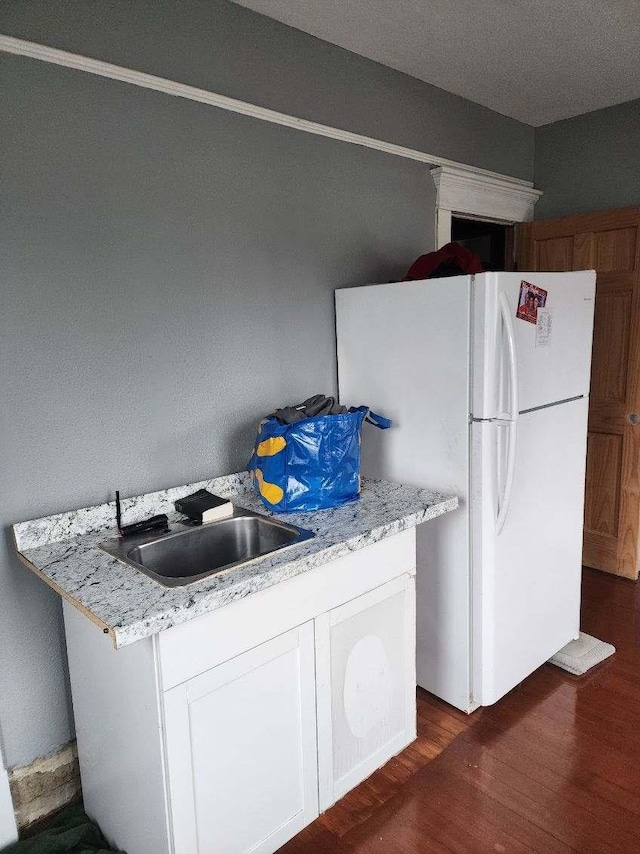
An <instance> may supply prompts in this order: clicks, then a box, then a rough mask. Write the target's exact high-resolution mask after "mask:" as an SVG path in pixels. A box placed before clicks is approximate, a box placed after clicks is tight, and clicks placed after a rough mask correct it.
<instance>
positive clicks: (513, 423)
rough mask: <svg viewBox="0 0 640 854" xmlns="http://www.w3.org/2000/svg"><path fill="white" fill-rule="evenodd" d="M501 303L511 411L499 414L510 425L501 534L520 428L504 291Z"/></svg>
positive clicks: (515, 366)
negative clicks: (505, 339)
mask: <svg viewBox="0 0 640 854" xmlns="http://www.w3.org/2000/svg"><path fill="white" fill-rule="evenodd" d="M499 303H500V315H501V317H502V322H503V324H504V329H505V333H506V338H507V357H508V367H509V399H510V411H509V412H508V413H500V414H499V416H498V417H499V419H500V420H501V421H502V423H503V424H504V423H505V422H506V423H507V425H508V426H507V430H508V437H509V438H508V441H509V445H508V448H507V471H506V473H505V479H504V489H503V491H502V497H501V498H500V501H499V502H498V515H497V518H496V534H500V532H501V531H502V529H503V528H504V523H505V522H506V519H507V513H508V512H509V504H510V502H511V492H512V489H513V477H514V474H515V468H516V436H517V430H518V362H517V359H516V337H515V331H514V329H513V321H512V319H511V308H510V306H509V301H508V300H507V297H506V295H505V293H504V292H503V291H501V292H500V295H499Z"/></svg>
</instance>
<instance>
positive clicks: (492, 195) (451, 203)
mask: <svg viewBox="0 0 640 854" xmlns="http://www.w3.org/2000/svg"><path fill="white" fill-rule="evenodd" d="M431 176H432V178H433V181H434V183H435V185H436V189H437V205H438V207H441V208H444V209H445V210H448V211H452V212H453V213H461V214H466V215H468V216H478V217H482V218H489V219H496V220H505V221H506V222H526V221H528V220H530V219H533V209H534V206H535V203H536V202H537V201H538V199H539V198H540V196H541V195H542V191H541V190H534V189H533V185H532V184H527V183H524V182H522V181H516V180H514V179H513V178H506V177H504V176H489V175H479V174H478V173H477V172H476V171H473V172H472V171H470V170H469V169H465V168H462V169H461V168H460V167H455V166H437V167H435V168H434V169H432V170H431Z"/></svg>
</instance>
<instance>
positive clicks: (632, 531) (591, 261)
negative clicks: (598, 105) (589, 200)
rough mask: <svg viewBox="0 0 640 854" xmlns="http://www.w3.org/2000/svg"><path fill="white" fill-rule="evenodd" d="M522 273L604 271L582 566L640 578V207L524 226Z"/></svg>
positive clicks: (595, 346) (597, 313)
mask: <svg viewBox="0 0 640 854" xmlns="http://www.w3.org/2000/svg"><path fill="white" fill-rule="evenodd" d="M518 256H519V269H520V270H523V271H524V270H533V271H543V270H547V271H566V270H586V269H594V270H595V271H596V272H597V281H596V304H595V320H594V336H593V361H592V366H591V394H590V402H589V435H588V442H587V478H586V494H585V516H584V545H583V563H584V564H585V565H586V566H591V567H594V568H596V569H601V570H604V571H605V572H611V573H614V574H615V575H623V576H626V577H627V578H634V579H635V578H637V577H638V563H639V554H640V550H639V545H640V544H639V536H640V423H639V422H640V208H637V207H633V208H620V209H618V210H611V211H603V212H601V213H593V214H581V215H577V216H568V217H562V218H559V219H551V220H545V221H540V222H529V223H523V224H522V226H521V227H520V233H519V252H518Z"/></svg>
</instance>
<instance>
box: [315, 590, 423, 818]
mask: <svg viewBox="0 0 640 854" xmlns="http://www.w3.org/2000/svg"><path fill="white" fill-rule="evenodd" d="M316 669H317V679H318V750H319V774H320V809H321V810H325V809H327V808H328V807H329V806H331V804H333V803H334V802H335V801H336V800H337V799H338V798H339V797H341V796H342V795H343V794H345V793H346V792H347V791H349V790H350V789H352V788H353V787H354V786H355V785H356V784H357V783H359V782H360V781H361V780H364V779H365V778H366V777H368V776H369V775H370V774H371V773H372V772H373V771H375V769H376V768H378V767H380V765H382V764H384V762H386V761H387V760H388V759H389V758H391V757H392V756H394V755H395V754H396V753H398V752H399V751H400V750H401V749H402V748H403V747H405V746H406V745H407V744H409V743H410V742H411V741H413V739H414V738H415V737H416V719H415V684H416V681H415V581H414V578H413V577H412V576H409V575H403V576H400V577H399V578H397V579H395V580H394V581H391V582H389V583H387V584H384V585H382V586H381V587H379V588H377V589H376V590H372V591H371V592H370V593H367V594H365V595H364V596H360V597H358V598H357V599H354V600H353V601H351V602H347V603H346V604H345V605H342V606H340V607H339V608H335V609H334V610H333V611H331V612H329V613H328V614H323V615H322V616H320V617H318V618H317V619H316Z"/></svg>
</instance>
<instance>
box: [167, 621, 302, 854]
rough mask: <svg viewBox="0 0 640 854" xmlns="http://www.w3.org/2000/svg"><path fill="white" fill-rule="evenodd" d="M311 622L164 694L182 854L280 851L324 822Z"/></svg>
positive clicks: (174, 812)
mask: <svg viewBox="0 0 640 854" xmlns="http://www.w3.org/2000/svg"><path fill="white" fill-rule="evenodd" d="M313 650H314V644H313V623H312V622H308V623H305V624H304V625H303V626H300V627H299V628H296V629H293V630H292V631H289V632H286V633H285V634H283V635H280V636H279V637H276V638H274V639H273V640H270V641H268V642H267V643H264V644H261V645H260V646H258V647H256V648H254V649H252V650H250V651H249V652H245V653H244V654H242V655H239V656H237V657H236V658H233V659H231V661H227V662H225V663H224V664H220V665H218V666H217V667H214V668H212V669H211V670H209V671H207V672H206V673H203V674H201V675H200V676H196V677H195V678H193V679H190V680H189V681H188V682H185V683H184V684H182V685H178V686H177V687H175V688H172V689H170V690H169V691H167V692H166V693H165V699H164V708H165V730H166V734H165V742H166V748H167V765H168V774H169V791H170V799H171V811H172V817H173V837H174V848H175V851H176V852H180V854H191V853H192V852H193V854H196V852H198V854H208V852H211V854H214V852H215V854H238V852H272V851H275V850H276V849H277V848H279V847H280V846H281V845H283V844H284V843H285V842H286V841H287V840H288V839H290V838H291V837H292V836H294V835H295V834H296V833H298V832H299V831H300V830H302V828H303V827H305V825H307V824H309V822H310V821H312V820H313V819H314V818H315V817H316V816H317V815H318V789H317V745H316V710H315V679H314V664H313Z"/></svg>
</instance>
